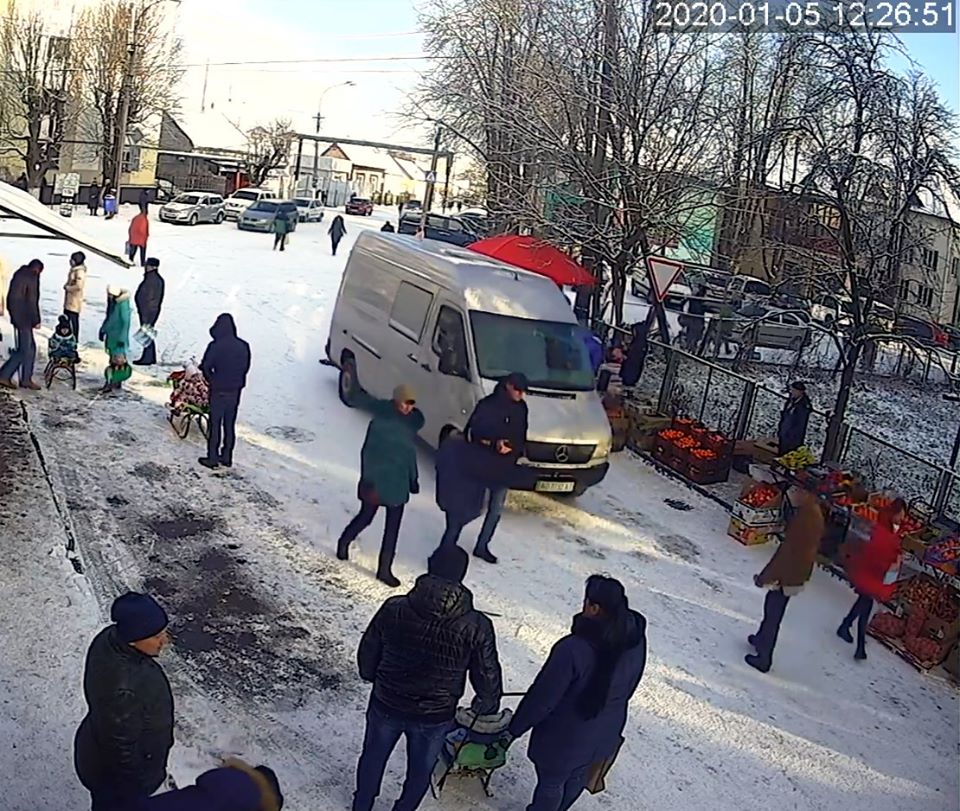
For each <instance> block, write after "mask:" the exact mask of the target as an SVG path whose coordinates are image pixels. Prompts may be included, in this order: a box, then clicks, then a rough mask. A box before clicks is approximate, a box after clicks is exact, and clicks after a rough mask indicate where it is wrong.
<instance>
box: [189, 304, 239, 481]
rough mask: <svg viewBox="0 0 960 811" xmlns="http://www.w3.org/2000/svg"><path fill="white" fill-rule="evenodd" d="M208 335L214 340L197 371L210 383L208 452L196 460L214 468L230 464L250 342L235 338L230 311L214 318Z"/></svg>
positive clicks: (235, 326)
mask: <svg viewBox="0 0 960 811" xmlns="http://www.w3.org/2000/svg"><path fill="white" fill-rule="evenodd" d="M210 337H212V338H213V340H212V341H211V342H210V344H209V346H207V351H206V352H204V353H203V360H202V361H201V362H200V371H201V372H203V376H204V377H205V378H206V379H207V383H208V384H209V385H210V429H209V431H208V436H207V455H206V456H201V457H200V459H199V460H198V461H199V462H200V464H201V465H203V466H204V467H207V468H210V469H211V470H215V469H216V468H218V467H219V466H220V465H223V466H224V467H231V466H232V465H233V448H234V445H236V442H237V411H238V410H239V408H240V392H242V391H243V388H244V386H246V385H247V372H249V371H250V344H248V343H247V342H246V341H243V340H241V339H240V338H238V337H237V325H236V324H235V323H234V321H233V316H232V315H230V314H229V313H222V314H221V315H219V316H218V317H217V320H216V321H215V322H214V324H213V326H212V327H210ZM221 437H222V439H223V444H222V446H221V444H220V441H221Z"/></svg>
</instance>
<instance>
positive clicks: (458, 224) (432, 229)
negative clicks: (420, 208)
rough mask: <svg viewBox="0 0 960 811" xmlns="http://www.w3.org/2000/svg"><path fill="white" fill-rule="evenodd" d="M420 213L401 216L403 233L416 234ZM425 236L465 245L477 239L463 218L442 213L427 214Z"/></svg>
mask: <svg viewBox="0 0 960 811" xmlns="http://www.w3.org/2000/svg"><path fill="white" fill-rule="evenodd" d="M421 219H422V218H421V215H420V214H413V213H412V214H406V213H405V214H404V215H403V216H402V217H401V218H400V228H399V229H398V230H399V232H400V233H401V234H409V235H411V236H413V235H416V234H417V233H419V231H420V222H421ZM424 236H425V237H426V238H427V239H435V240H437V241H438V242H449V243H450V244H451V245H459V246H460V247H464V246H466V245H470V244H472V243H474V242H476V241H477V235H476V234H474V233H473V231H471V230H470V229H469V228H468V227H467V226H466V225H464V223H463V222H462V221H461V220H458V219H457V218H456V217H444V216H443V215H442V214H427V222H426V232H425V233H424Z"/></svg>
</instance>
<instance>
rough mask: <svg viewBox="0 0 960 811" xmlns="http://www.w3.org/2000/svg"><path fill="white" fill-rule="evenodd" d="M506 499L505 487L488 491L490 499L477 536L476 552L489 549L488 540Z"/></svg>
mask: <svg viewBox="0 0 960 811" xmlns="http://www.w3.org/2000/svg"><path fill="white" fill-rule="evenodd" d="M506 501H507V488H506V487H501V488H498V489H496V490H491V491H490V501H489V502H488V504H487V514H486V516H484V519H483V526H482V527H480V534H479V535H478V536H477V548H476V551H478V552H488V551H489V550H490V541H491V540H492V539H493V533H494V532H496V531H497V525H498V524H499V523H500V516H501V515H503V505H504V504H505V503H506Z"/></svg>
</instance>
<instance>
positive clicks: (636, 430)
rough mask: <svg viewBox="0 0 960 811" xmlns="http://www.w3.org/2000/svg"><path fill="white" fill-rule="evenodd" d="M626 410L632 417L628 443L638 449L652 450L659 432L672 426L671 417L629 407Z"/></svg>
mask: <svg viewBox="0 0 960 811" xmlns="http://www.w3.org/2000/svg"><path fill="white" fill-rule="evenodd" d="M628 405H629V404H628ZM624 410H625V411H626V413H627V415H628V416H629V417H630V429H629V433H628V434H627V444H628V445H629V446H630V447H631V448H633V449H634V450H637V451H652V450H653V448H654V444H655V443H656V439H657V433H658V432H660V431H662V430H663V429H664V428H669V427H670V422H671V420H670V418H669V417H661V416H658V415H650V414H641V413H639V412H636V411H633V410H631V409H630V408H629V407H628V408H626V409H624Z"/></svg>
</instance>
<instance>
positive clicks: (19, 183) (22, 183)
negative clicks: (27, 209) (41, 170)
mask: <svg viewBox="0 0 960 811" xmlns="http://www.w3.org/2000/svg"><path fill="white" fill-rule="evenodd" d="M13 185H14V186H16V187H17V188H18V189H20V191H30V181H29V180H27V173H26V172H21V173H20V177H18V178H17V179H16V180H15V181H14V183H13Z"/></svg>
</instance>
